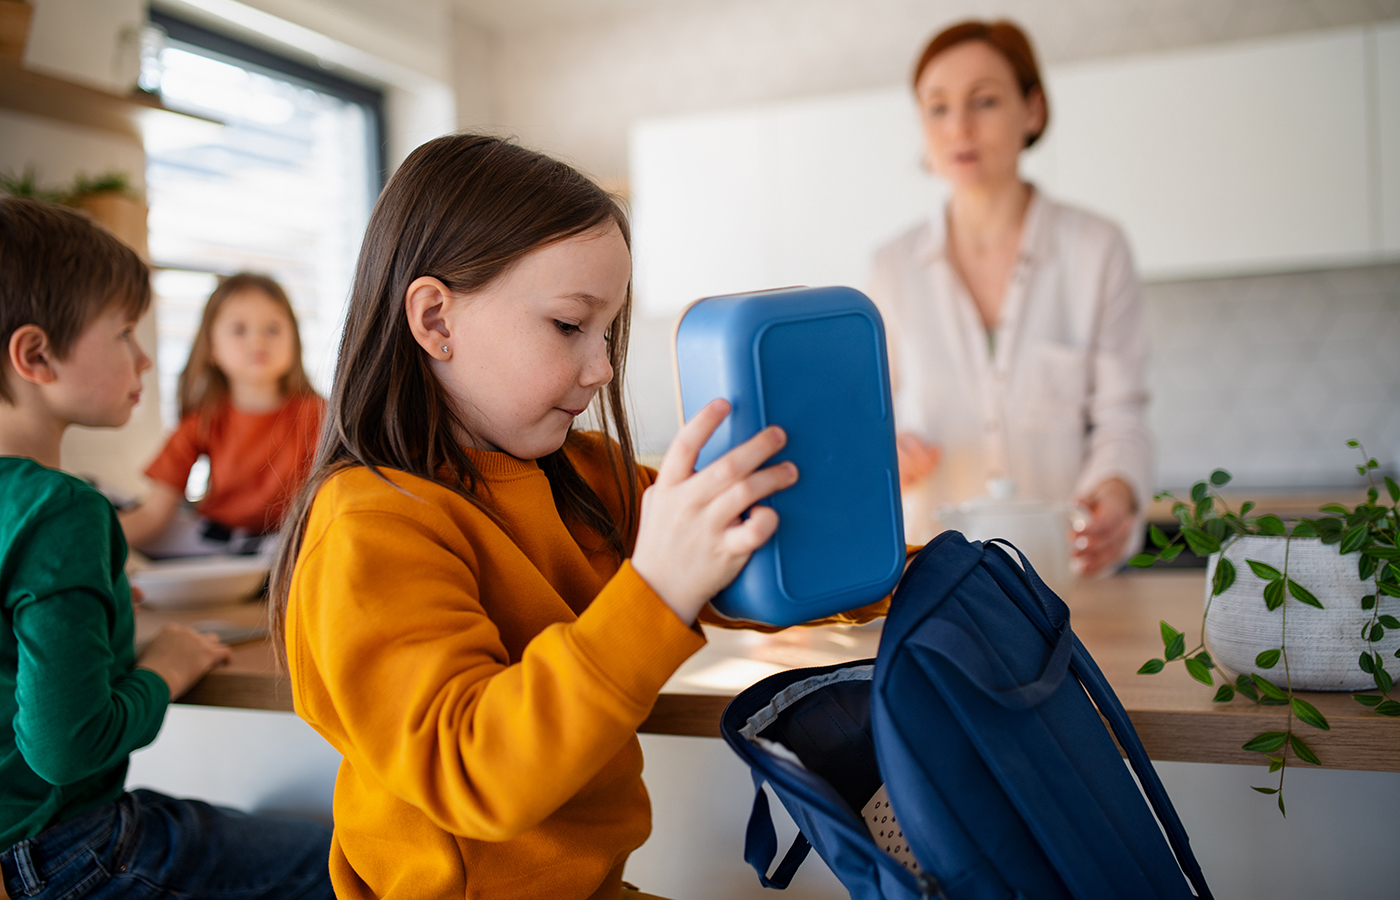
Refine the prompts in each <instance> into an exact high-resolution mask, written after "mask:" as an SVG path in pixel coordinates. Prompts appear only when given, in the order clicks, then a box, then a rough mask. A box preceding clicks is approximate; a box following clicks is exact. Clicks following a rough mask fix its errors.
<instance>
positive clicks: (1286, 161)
mask: <svg viewBox="0 0 1400 900" xmlns="http://www.w3.org/2000/svg"><path fill="white" fill-rule="evenodd" d="M1366 49H1367V48H1366V36H1365V35H1364V34H1363V32H1362V30H1361V29H1350V30H1347V31H1342V32H1336V31H1332V32H1324V33H1321V34H1314V35H1308V36H1304V37H1297V38H1288V39H1279V40H1272V41H1268V42H1261V43H1251V44H1236V45H1228V46H1224V47H1213V48H1207V49H1200V50H1194V51H1190V52H1178V53H1170V54H1159V55H1153V56H1148V57H1135V58H1127V59H1119V60H1107V61H1102V62H1097V63H1093V64H1086V65H1079V66H1073V67H1064V68H1060V69H1056V70H1053V71H1052V72H1050V73H1049V74H1048V76H1047V81H1048V89H1049V96H1050V103H1051V125H1050V130H1049V132H1048V133H1047V135H1046V146H1045V148H1044V150H1043V151H1042V152H1041V153H1040V154H1039V158H1038V159H1037V160H1036V161H1035V164H1034V165H1031V166H1029V167H1028V168H1029V169H1030V170H1031V174H1032V175H1033V177H1035V178H1036V179H1037V180H1038V181H1041V182H1042V183H1044V184H1045V185H1046V186H1047V188H1048V189H1049V190H1050V191H1052V192H1053V193H1055V194H1057V195H1058V196H1060V197H1062V198H1064V199H1066V200H1069V201H1071V202H1073V203H1078V204H1080V205H1082V206H1086V207H1088V208H1090V209H1093V210H1096V211H1099V212H1102V213H1104V214H1106V215H1108V216H1109V217H1111V218H1113V219H1116V220H1117V221H1118V222H1120V223H1121V224H1122V225H1123V226H1124V228H1126V230H1127V232H1128V235H1129V237H1130V238H1131V240H1132V243H1133V248H1134V251H1135V252H1136V254H1137V258H1138V262H1139V265H1140V267H1141V269H1142V271H1143V273H1144V274H1145V275H1147V276H1149V277H1173V276H1191V275H1208V274H1221V273H1232V272H1237V271H1267V270H1274V269H1279V268H1303V267H1309V266H1318V265H1334V264H1338V263H1349V262H1355V261H1358V260H1361V259H1365V258H1367V257H1369V256H1370V255H1371V254H1372V253H1373V252H1374V251H1376V250H1377V249H1378V247H1377V246H1376V238H1377V235H1375V234H1374V229H1373V223H1372V216H1371V208H1372V204H1373V203H1374V199H1373V187H1372V184H1371V173H1370V165H1369V164H1370V153H1371V145H1370V142H1369V140H1368V133H1367V93H1368V92H1367V72H1366Z"/></svg>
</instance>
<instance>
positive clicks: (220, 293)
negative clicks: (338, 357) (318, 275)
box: [176, 272, 316, 432]
mask: <svg viewBox="0 0 1400 900" xmlns="http://www.w3.org/2000/svg"><path fill="white" fill-rule="evenodd" d="M244 291H259V292H261V293H263V294H266V295H267V298H268V299H269V300H271V301H272V302H273V303H275V304H277V305H278V306H279V307H281V308H282V311H283V312H284V313H286V314H287V320H288V321H289V322H290V323H291V325H292V367H291V368H290V369H288V370H287V374H285V375H283V376H282V379H281V381H280V382H279V383H278V385H277V386H278V388H280V389H281V392H282V396H283V397H314V396H315V395H316V389H315V388H314V387H312V386H311V379H310V378H307V377H306V367H305V366H303V365H302V361H301V332H300V330H299V329H298V328H297V314H296V313H295V312H293V311H292V301H291V300H289V299H288V298H287V292H286V291H284V290H282V285H280V284H278V283H277V282H276V281H274V280H273V279H271V278H269V277H267V276H266V275H255V274H253V273H251V272H239V273H238V274H237V275H229V276H227V277H226V278H221V279H219V284H218V286H216V287H215V288H214V292H213V293H212V294H210V295H209V300H208V302H206V303H205V304H204V315H203V316H202V317H201V318H200V320H199V331H197V332H196V333H195V336H194V343H193V344H192V345H191V346H190V358H189V361H188V362H187V363H185V368H184V371H182V372H181V373H180V380H179V382H178V386H177V388H176V395H177V396H178V397H179V398H180V418H182V419H183V418H184V417H185V416H187V415H189V414H190V413H196V412H197V413H199V424H200V431H201V432H203V431H207V430H208V428H209V423H210V421H211V420H212V419H213V418H214V413H215V412H216V411H217V410H218V408H219V405H220V404H221V403H223V401H224V400H226V399H228V392H229V387H228V376H226V375H224V373H223V371H222V370H220V369H219V367H218V366H216V365H215V364H214V322H215V320H216V319H218V317H219V310H220V309H222V308H223V305H224V303H225V301H227V300H228V298H230V297H232V296H234V295H235V294H241V293H243V292H244Z"/></svg>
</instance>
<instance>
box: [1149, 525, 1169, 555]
mask: <svg viewBox="0 0 1400 900" xmlns="http://www.w3.org/2000/svg"><path fill="white" fill-rule="evenodd" d="M1147 536H1148V537H1149V538H1151V539H1152V546H1154V547H1156V548H1157V549H1158V550H1160V549H1162V548H1163V547H1165V546H1167V545H1168V544H1170V543H1171V539H1170V538H1168V537H1167V533H1166V532H1165V531H1163V530H1162V529H1160V528H1158V527H1157V526H1156V525H1149V526H1148V528H1147Z"/></svg>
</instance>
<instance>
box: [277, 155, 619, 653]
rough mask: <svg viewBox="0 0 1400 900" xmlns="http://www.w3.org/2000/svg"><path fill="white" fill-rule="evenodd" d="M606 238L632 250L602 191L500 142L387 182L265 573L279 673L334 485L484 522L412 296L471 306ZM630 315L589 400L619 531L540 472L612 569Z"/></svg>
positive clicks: (554, 457)
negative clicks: (532, 261) (572, 241)
mask: <svg viewBox="0 0 1400 900" xmlns="http://www.w3.org/2000/svg"><path fill="white" fill-rule="evenodd" d="M608 224H615V225H616V226H617V227H618V228H619V229H620V230H621V231H622V236H623V239H624V240H625V241H627V243H628V246H631V232H630V230H629V228H628V224H627V216H626V214H625V213H624V212H623V211H622V208H621V206H619V205H618V203H617V201H616V200H614V199H613V198H612V197H611V196H610V195H609V194H607V193H606V192H604V191H603V189H602V188H600V187H598V186H597V185H596V184H594V183H593V182H592V181H590V180H589V179H588V178H586V177H585V176H584V175H582V174H580V173H579V172H578V171H576V170H575V169H573V168H571V167H570V166H568V165H566V164H565V163H562V162H559V161H558V160H555V159H551V158H550V157H548V156H544V155H543V154H540V153H535V152H534V151H531V150H526V149H525V148H523V147H520V146H518V145H516V144H513V143H510V142H509V141H506V140H502V139H501V138H497V137H490V136H486V135H479V134H455V135H448V136H446V137H440V138H437V139H436V140H432V141H429V142H428V143H426V144H424V145H422V146H421V147H419V148H418V149H416V150H414V151H413V152H412V153H411V154H409V156H408V158H407V159H405V160H404V162H403V165H402V166H400V167H399V170H398V171H397V172H396V173H394V176H393V177H392V178H390V179H389V183H388V184H387V185H386V186H385V188H384V193H383V194H381V195H380V197H379V202H378V203H376V204H375V207H374V212H373V213H371V215H370V219H369V225H368V226H367V227H366V229H365V240H364V244H363V246H362V247H361V249H360V260H359V264H358V265H357V266H356V269H355V283H354V287H353V288H352V289H351V294H350V306H349V310H348V312H347V313H346V319H345V331H344V333H343V335H342V336H341V341H340V358H339V360H338V362H337V363H336V369H335V382H334V384H333V386H332V388H331V396H330V401H329V405H328V407H327V410H326V419H325V425H324V426H323V428H322V430H321V442H320V446H319V447H318V448H317V450H316V462H315V464H314V465H313V467H312V471H311V475H310V477H309V478H308V479H307V480H306V483H305V485H304V486H303V487H302V489H301V493H300V495H299V496H298V497H297V499H296V502H295V503H293V504H292V506H291V508H290V510H289V511H288V513H287V517H286V518H285V519H284V521H283V527H282V537H281V540H280V542H279V544H278V547H277V557H276V559H275V561H274V563H273V567H272V580H271V584H270V586H269V596H270V598H271V603H270V610H269V612H270V615H271V617H272V630H273V634H274V635H275V637H276V640H275V643H274V646H275V649H276V652H277V654H278V657H279V658H280V659H281V660H282V662H283V663H285V654H286V646H285V640H286V637H285V630H286V616H287V598H288V594H289V593H290V590H291V583H292V572H293V569H294V567H295V565H296V560H297V555H298V554H299V553H300V552H301V544H302V540H303V538H304V537H305V535H306V523H307V519H308V518H309V516H310V514H311V506H312V503H313V502H314V501H315V498H316V492H317V491H318V490H319V489H320V487H321V485H323V484H325V483H326V481H327V479H329V478H330V477H331V476H333V475H335V474H336V473H337V472H340V471H341V470H343V469H346V468H349V467H352V466H364V467H366V468H368V469H370V470H371V471H373V472H375V474H377V475H379V476H380V477H381V478H384V477H385V476H384V474H383V473H382V472H380V469H381V468H386V469H398V470H400V471H404V472H408V473H411V474H413V475H417V476H419V477H420V478H425V479H428V480H431V481H435V482H437V483H439V484H441V485H443V486H445V487H447V488H449V489H451V490H453V491H455V492H456V493H458V494H459V495H461V496H462V497H463V498H464V499H466V500H467V501H468V502H470V503H472V504H473V505H475V506H476V507H478V508H479V509H482V510H483V511H485V512H487V514H488V515H490V514H491V512H490V510H489V508H488V507H487V506H486V505H485V503H484V502H483V501H482V500H481V499H480V498H479V497H477V496H476V494H475V488H476V485H477V483H478V482H479V481H480V480H481V472H480V471H479V470H478V469H477V467H476V466H475V465H474V464H473V463H472V461H471V458H470V457H469V456H468V455H467V453H466V452H465V451H464V450H463V449H462V446H461V445H460V444H459V443H458V439H459V437H460V436H461V435H463V434H466V433H467V429H466V428H465V427H464V424H463V422H462V419H461V417H460V416H459V415H458V413H457V410H456V407H455V404H454V402H453V400H452V397H451V395H450V394H449V393H448V392H447V390H446V389H445V388H444V387H443V386H442V384H441V383H439V382H438V380H437V378H436V377H435V376H434V375H433V374H432V370H431V369H430V368H429V367H428V357H427V356H426V355H425V354H424V353H423V351H422V348H420V347H419V346H418V343H417V341H415V340H414V338H413V334H412V332H411V331H410V330H409V326H408V317H407V315H406V314H405V312H404V298H405V296H406V294H407V292H408V285H409V284H410V283H411V282H412V281H413V280H414V279H415V278H418V277H420V276H425V275H426V276H431V277H434V278H437V279H439V280H441V281H442V282H443V283H444V284H446V285H447V287H448V288H450V289H451V290H452V291H453V292H455V293H458V294H470V293H472V292H475V291H479V290H482V289H483V288H485V287H486V286H487V285H489V284H490V283H491V282H492V281H494V280H495V279H496V278H498V277H500V276H501V275H503V274H504V273H505V272H506V271H508V270H509V269H510V268H511V267H512V266H514V265H515V264H516V263H518V262H519V261H520V260H521V259H523V258H524V257H525V256H526V255H528V254H529V253H531V252H533V251H535V250H538V249H540V248H541V247H544V246H547V245H549V244H552V243H554V242H556V241H560V240H564V239H566V238H569V237H572V236H574V235H579V234H583V233H585V232H587V231H590V230H592V229H594V228H597V227H599V226H605V225H608ZM631 314H632V288H631V284H630V283H629V284H628V288H627V297H626V299H625V301H624V302H623V305H622V310H621V311H620V312H619V313H618V316H617V319H616V320H615V321H613V323H612V325H611V328H610V329H609V336H608V362H609V363H611V365H612V368H613V379H612V381H611V382H610V383H609V384H608V386H607V389H606V390H604V391H600V392H599V394H598V398H597V400H596V402H597V403H598V404H599V409H598V410H597V412H598V413H599V414H598V415H597V416H596V417H595V418H596V419H597V420H598V422H599V423H600V425H601V427H602V429H603V431H604V434H605V435H609V434H611V435H612V436H615V437H616V439H617V442H618V443H617V446H614V444H613V442H612V441H610V440H607V441H604V445H605V446H606V448H607V454H608V461H609V464H610V467H611V468H612V471H613V475H614V478H615V480H616V487H617V491H618V497H619V498H620V499H621V501H622V504H621V505H622V517H623V518H622V521H620V522H618V521H614V519H613V517H612V515H611V514H610V513H609V512H608V509H607V507H606V506H605V505H604V504H603V502H602V501H601V500H600V499H599V498H598V495H597V494H596V493H594V491H593V489H592V488H591V487H589V485H588V483H587V482H586V481H584V479H583V476H581V475H579V473H578V472H577V470H575V469H574V467H573V464H572V463H570V462H569V459H568V457H567V456H566V455H565V451H564V448H563V447H561V448H560V449H559V450H556V451H555V452H553V453H551V454H549V455H548V456H546V457H544V458H542V459H540V460H539V461H538V462H539V466H540V468H541V469H542V470H543V471H544V473H545V475H546V476H547V477H548V478H549V483H550V487H551V489H552V492H553V495H554V502H555V505H556V507H557V508H558V510H559V513H560V516H561V517H563V518H564V519H565V521H571V522H576V523H579V524H582V525H584V526H586V527H588V528H590V529H591V530H592V531H593V532H595V533H596V534H598V535H600V536H602V538H603V540H604V541H605V542H606V544H607V547H608V548H609V549H611V550H612V551H613V552H616V553H617V554H618V555H619V556H626V555H627V554H628V553H629V552H630V545H631V543H632V541H633V540H634V539H635V535H634V531H635V521H634V515H633V510H634V509H635V508H636V504H637V498H638V495H639V481H638V475H637V464H636V460H635V458H634V456H633V451H632V435H631V431H630V430H629V428H628V425H627V414H626V411H625V409H624V406H623V397H622V380H623V366H624V363H625V361H626V358H627V336H628V325H629V322H630V321H631ZM565 444H566V446H567V444H568V441H566V442H565ZM618 447H620V448H621V449H620V451H619V450H618V449H617V448H618ZM386 480H387V479H386Z"/></svg>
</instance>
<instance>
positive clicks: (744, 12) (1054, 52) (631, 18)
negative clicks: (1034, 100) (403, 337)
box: [492, 0, 1400, 179]
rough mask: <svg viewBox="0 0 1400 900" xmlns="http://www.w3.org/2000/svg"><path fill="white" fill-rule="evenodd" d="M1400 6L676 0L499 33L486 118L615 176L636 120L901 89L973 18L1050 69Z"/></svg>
mask: <svg viewBox="0 0 1400 900" xmlns="http://www.w3.org/2000/svg"><path fill="white" fill-rule="evenodd" d="M1397 15H1400V4H1397V3H1396V2H1395V0H1379V2H1367V0H1234V2H1230V3H1222V2H1220V0H1150V2H1149V0H1078V2H1075V3H1065V2H1056V3H1047V2H1044V0H863V2H859V3H855V2H850V0H749V2H709V3H701V2H694V3H670V4H662V5H658V6H657V7H656V8H654V9H652V10H650V11H645V12H632V13H625V14H620V15H615V16H611V17H608V18H604V19H600V20H595V21H592V22H587V23H583V24H579V23H577V22H576V21H568V22H566V23H564V24H560V25H557V26H553V27H539V28H527V29H521V30H510V31H504V32H500V33H497V34H496V35H495V37H494V39H493V46H494V56H493V62H492V71H493V76H492V78H493V86H492V93H493V97H494V100H495V104H496V106H495V110H494V116H493V118H494V120H495V121H494V123H493V124H497V125H500V126H502V127H504V128H505V129H507V130H509V131H512V132H514V133H516V134H519V135H520V136H521V137H522V138H523V139H524V141H525V142H526V143H527V144H529V145H531V146H537V147H540V148H541V149H545V150H548V151H550V152H554V153H557V154H560V155H562V156H564V157H565V158H567V159H570V160H572V161H574V162H576V163H577V164H579V165H580V166H582V167H583V168H584V169H585V170H587V171H589V172H591V173H593V174H595V175H598V176H602V177H605V178H609V179H615V178H620V177H622V176H623V175H624V174H625V173H626V171H627V144H626V140H627V138H626V135H627V131H628V129H629V127H630V126H631V125H632V124H633V123H634V122H636V121H637V120H639V119H643V118H648V117H654V116H667V115H675V114H678V113H687V112H696V111H701V110H715V109H725V108H728V107H737V106H749V105H755V104H764V103H772V102H774V101H779V100H791V99H795V98H801V97H819V96H823V95H828V94H838V93H845V92H850V91H860V90H866V89H872V88H884V87H888V86H890V85H902V84H904V83H905V82H906V80H907V78H908V77H909V69H910V67H911V66H912V65H913V62H914V57H915V55H916V54H917V53H918V51H919V49H920V47H921V46H922V43H923V42H924V41H925V40H927V39H928V38H929V37H930V36H931V35H932V34H933V33H934V32H935V31H936V30H937V29H939V28H941V27H943V26H945V25H948V24H951V23H952V22H953V21H956V20H958V19H963V18H967V17H969V16H980V17H987V18H995V17H998V16H1007V17H1010V18H1012V19H1015V20H1016V21H1018V22H1020V23H1022V24H1023V25H1024V26H1025V27H1026V29H1027V30H1028V32H1029V33H1030V34H1031V36H1032V38H1033V40H1034V41H1035V43H1036V45H1037V47H1038V49H1039V52H1040V55H1041V58H1042V61H1043V62H1047V63H1052V64H1054V63H1064V62H1070V61H1080V60H1089V59H1098V58H1103V57H1108V56H1122V55H1127V54H1135V53H1142V52H1146V51H1155V50H1164V49H1169V48H1178V47H1193V46H1200V45H1205V44H1213V43H1220V42H1224V41H1236V40H1242V39H1247V38H1254V37H1263V36H1266V35H1278V34H1287V33H1293V32H1302V31H1312V30H1316V29H1321V28H1328V27H1333V26H1340V25H1353V24H1363V23H1368V22H1377V21H1384V20H1386V19H1390V18H1394V17H1396V16H1397ZM570 18H571V19H576V17H570ZM1052 99H1053V98H1052Z"/></svg>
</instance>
